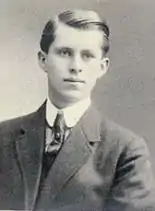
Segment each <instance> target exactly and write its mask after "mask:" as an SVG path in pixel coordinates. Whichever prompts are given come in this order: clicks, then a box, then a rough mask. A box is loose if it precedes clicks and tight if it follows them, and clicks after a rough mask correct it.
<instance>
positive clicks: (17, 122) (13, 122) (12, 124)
mask: <svg viewBox="0 0 155 211" xmlns="http://www.w3.org/2000/svg"><path fill="white" fill-rule="evenodd" d="M35 114H36V112H32V113H29V114H26V115H22V116H19V117H15V118H11V119H7V120H4V121H2V122H0V132H1V133H10V132H11V131H15V130H16V129H18V128H19V127H22V126H23V125H25V124H26V123H27V122H28V121H31V119H33V118H34V117H35Z"/></svg>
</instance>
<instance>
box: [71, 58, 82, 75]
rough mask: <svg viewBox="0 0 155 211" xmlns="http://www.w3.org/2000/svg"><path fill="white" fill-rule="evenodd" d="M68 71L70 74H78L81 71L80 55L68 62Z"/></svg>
mask: <svg viewBox="0 0 155 211" xmlns="http://www.w3.org/2000/svg"><path fill="white" fill-rule="evenodd" d="M69 72H70V73H72V74H78V73H81V72H82V61H81V59H80V57H78V56H75V57H73V58H72V61H71V63H70V67H69Z"/></svg>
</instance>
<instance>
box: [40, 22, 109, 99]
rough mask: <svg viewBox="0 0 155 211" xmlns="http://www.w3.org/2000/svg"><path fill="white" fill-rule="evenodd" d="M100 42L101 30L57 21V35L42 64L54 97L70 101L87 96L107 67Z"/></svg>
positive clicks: (50, 93) (101, 42)
mask: <svg viewBox="0 0 155 211" xmlns="http://www.w3.org/2000/svg"><path fill="white" fill-rule="evenodd" d="M102 44H103V37H102V33H101V32H99V31H97V30H80V29H75V28H71V27H69V26H67V25H65V24H63V23H60V24H59V25H58V28H57V30H56V38H55V40H54V42H53V43H52V44H51V46H50V48H49V53H48V55H46V56H45V60H44V63H43V64H42V67H43V69H44V71H45V72H46V73H47V77H48V89H49V95H51V97H52V98H54V100H58V101H63V100H64V101H66V102H68V103H73V102H78V101H80V100H82V99H85V98H87V97H89V96H90V94H91V91H92V89H93V88H94V86H95V84H96V81H97V79H98V78H100V77H101V76H102V75H103V74H104V73H105V72H106V70H107V63H108V62H107V61H108V60H107V59H106V58H102V51H101V46H102ZM56 98H57V99H56Z"/></svg>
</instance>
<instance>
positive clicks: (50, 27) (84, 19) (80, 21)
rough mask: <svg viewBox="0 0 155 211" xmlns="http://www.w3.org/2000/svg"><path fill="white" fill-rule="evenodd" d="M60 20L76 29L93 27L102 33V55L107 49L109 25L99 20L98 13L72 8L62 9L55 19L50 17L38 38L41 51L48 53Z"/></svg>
mask: <svg viewBox="0 0 155 211" xmlns="http://www.w3.org/2000/svg"><path fill="white" fill-rule="evenodd" d="M59 22H62V23H64V24H66V25H68V26H70V27H73V28H77V29H83V30H88V29H95V30H98V31H101V32H102V33H103V41H104V42H103V46H101V48H102V52H103V55H105V54H107V52H108V51H109V35H110V32H109V27H108V25H107V23H106V21H105V20H101V19H100V17H99V15H98V14H97V13H96V12H94V11H89V10H73V11H64V12H62V13H60V14H59V15H58V16H56V18H55V19H50V20H49V21H48V22H47V23H46V25H45V27H44V29H43V33H42V36H41V40H40V48H41V50H42V51H43V52H45V53H46V54H48V51H49V48H50V45H51V44H52V42H54V39H55V36H56V29H57V26H58V24H59Z"/></svg>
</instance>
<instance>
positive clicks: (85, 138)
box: [40, 108, 100, 204]
mask: <svg viewBox="0 0 155 211" xmlns="http://www.w3.org/2000/svg"><path fill="white" fill-rule="evenodd" d="M99 119H100V118H99V115H98V114H97V112H96V110H95V109H93V108H89V110H88V111H87V112H86V113H85V115H84V116H83V117H82V118H81V120H80V121H79V122H78V124H77V125H76V126H75V127H74V128H73V130H72V132H71V134H70V136H69V138H68V140H67V141H66V142H65V143H64V145H63V147H62V148H61V150H60V152H59V154H58V156H57V157H56V160H55V162H54V163H53V165H52V168H51V170H50V172H49V175H48V177H47V179H46V181H45V183H44V187H43V189H42V192H41V197H40V200H41V201H40V203H44V204H46V203H48V202H50V201H51V200H54V199H55V198H56V197H57V195H58V194H59V192H60V191H61V189H62V188H63V187H64V185H65V184H66V182H67V181H68V180H69V179H70V178H71V177H72V176H73V175H74V174H75V173H76V172H77V171H78V170H79V169H80V168H81V167H82V166H83V165H84V164H85V163H86V162H87V159H88V158H89V156H90V154H91V153H92V148H91V146H90V143H95V142H97V141H99V139H100V138H99V125H100V123H99V122H100V121H99ZM89 142H90V143H89Z"/></svg>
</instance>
